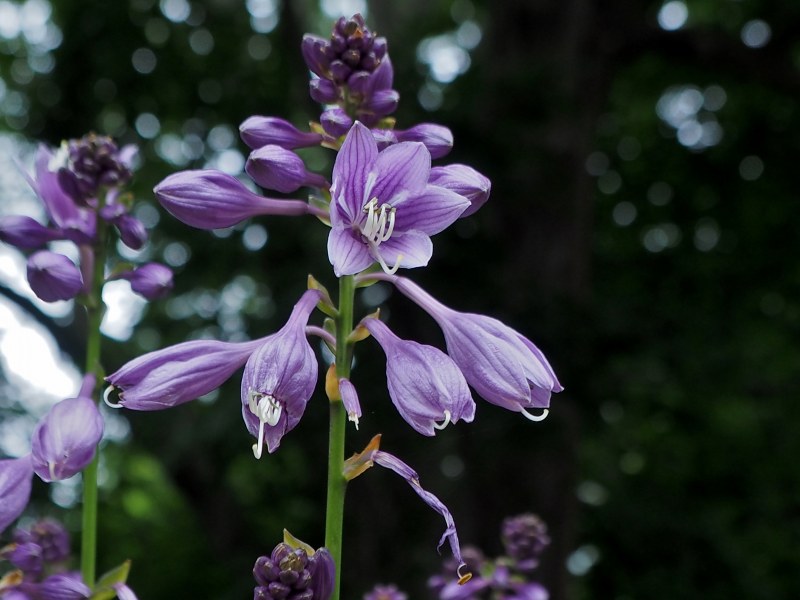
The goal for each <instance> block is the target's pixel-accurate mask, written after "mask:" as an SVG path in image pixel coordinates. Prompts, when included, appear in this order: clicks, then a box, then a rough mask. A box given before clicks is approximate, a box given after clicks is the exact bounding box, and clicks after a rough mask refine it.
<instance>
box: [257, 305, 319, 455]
mask: <svg viewBox="0 0 800 600" xmlns="http://www.w3.org/2000/svg"><path fill="white" fill-rule="evenodd" d="M321 296H322V294H321V293H320V292H319V291H317V290H308V291H306V292H305V293H304V294H303V296H302V297H301V298H300V300H299V301H298V302H297V304H295V306H294V310H293V311H292V314H291V315H290V316H289V320H288V321H287V322H286V325H284V326H283V327H282V328H281V329H280V331H278V332H277V333H274V334H273V335H271V336H269V337H267V338H265V339H264V340H263V341H262V342H261V344H260V346H259V347H258V349H257V350H256V351H255V352H253V354H252V355H251V356H250V358H249V359H248V360H247V364H246V365H245V368H244V374H243V376H242V416H243V418H244V422H245V425H247V429H248V431H249V432H250V433H251V434H252V435H253V436H255V438H256V443H255V444H253V453H254V455H255V457H256V458H260V457H261V454H262V452H263V448H264V442H265V441H266V444H267V450H268V451H269V452H270V453H271V452H274V451H275V450H277V448H278V446H280V443H281V438H282V437H283V436H284V435H285V434H286V433H288V432H289V431H291V430H292V429H294V427H295V426H296V425H297V424H298V423H299V422H300V418H301V417H302V416H303V413H304V412H305V409H306V404H307V403H308V401H309V399H310V398H311V394H313V393H314V387H315V386H316V384H317V360H316V358H315V357H314V351H313V350H312V349H311V346H310V345H309V343H308V340H307V339H306V331H305V328H306V324H307V323H308V318H309V316H310V315H311V311H312V310H314V307H315V306H316V304H317V302H318V301H319V299H320V298H321Z"/></svg>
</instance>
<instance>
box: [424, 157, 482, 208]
mask: <svg viewBox="0 0 800 600" xmlns="http://www.w3.org/2000/svg"><path fill="white" fill-rule="evenodd" d="M429 183H431V184H433V185H438V186H440V187H443V188H447V189H448V190H452V191H454V192H455V193H456V194H459V195H460V196H464V198H466V199H467V200H469V203H470V205H469V207H468V208H467V210H465V211H464V212H463V213H461V216H462V217H468V216H469V215H471V214H472V213H474V212H475V211H477V210H478V209H479V208H480V207H481V206H483V205H484V204H485V203H486V201H487V200H488V199H489V193H490V192H491V190H492V183H491V181H489V179H488V178H487V177H484V176H483V175H481V174H480V173H478V172H477V171H476V170H475V169H473V168H472V167H468V166H467V165H461V164H453V165H446V166H444V167H433V168H432V169H431V178H430V180H429Z"/></svg>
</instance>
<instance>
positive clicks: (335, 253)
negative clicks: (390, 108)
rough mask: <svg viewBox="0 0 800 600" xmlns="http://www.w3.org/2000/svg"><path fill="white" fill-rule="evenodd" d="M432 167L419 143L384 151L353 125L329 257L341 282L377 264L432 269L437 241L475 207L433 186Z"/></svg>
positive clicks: (340, 172) (339, 162)
mask: <svg viewBox="0 0 800 600" xmlns="http://www.w3.org/2000/svg"><path fill="white" fill-rule="evenodd" d="M430 160H431V157H430V153H429V152H428V151H427V149H426V148H425V146H424V145H422V144H420V143H418V142H403V143H399V144H395V145H392V146H389V147H388V148H386V149H385V150H382V151H380V152H379V151H378V147H377V144H376V143H375V139H374V137H373V136H372V134H371V133H370V131H369V129H367V128H366V127H365V126H364V125H362V124H361V123H356V124H355V125H353V127H352V129H351V130H350V132H349V133H348V134H347V137H346V138H345V141H344V143H343V144H342V148H341V150H340V151H339V154H338V155H337V157H336V162H335V164H334V167H333V185H332V187H331V197H332V201H331V215H330V217H331V225H332V229H331V232H330V235H329V237H328V257H329V259H330V261H331V264H333V269H334V272H335V273H336V275H337V276H342V275H353V274H355V273H358V272H360V271H363V270H364V269H366V268H367V267H369V266H370V265H372V264H373V263H375V262H378V263H380V265H381V267H383V269H384V270H385V271H387V272H394V271H396V270H397V269H398V268H400V267H403V268H412V267H421V266H424V265H426V264H428V260H429V259H430V257H431V255H432V253H433V244H432V243H431V239H430V236H431V235H434V234H436V233H439V232H440V231H442V230H443V229H445V228H447V227H448V226H449V225H450V224H451V223H453V222H454V221H455V220H456V219H457V218H458V217H459V216H460V215H461V213H462V212H464V210H466V208H467V207H468V206H469V201H468V200H467V199H466V198H464V197H463V196H459V195H458V194H456V193H455V192H452V191H450V190H447V189H445V188H442V187H438V186H433V185H429V184H428V177H429V175H430ZM389 265H393V266H391V267H390V266H389Z"/></svg>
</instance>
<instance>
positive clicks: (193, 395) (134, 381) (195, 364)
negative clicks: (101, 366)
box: [106, 340, 263, 410]
mask: <svg viewBox="0 0 800 600" xmlns="http://www.w3.org/2000/svg"><path fill="white" fill-rule="evenodd" d="M262 343H263V340H254V341H250V342H240V343H234V342H219V341H216V340H193V341H190V342H183V343H182V344H176V345H175V346H169V347H167V348H163V349H161V350H155V351H153V352H148V353H147V354H143V355H142V356H139V357H138V358H135V359H133V360H132V361H130V362H128V363H126V364H125V365H123V366H122V367H121V368H120V369H119V370H117V371H116V372H115V373H112V374H111V375H109V376H108V377H106V381H107V382H108V383H110V384H111V387H110V388H108V389H107V390H106V396H107V397H108V395H109V394H110V392H111V391H112V390H114V389H117V390H119V404H120V405H121V406H123V407H125V408H129V409H131V410H163V409H165V408H172V407H173V406H177V405H179V404H183V403H184V402H189V401H190V400H195V399H197V398H199V397H200V396H203V395H205V394H208V393H209V392H211V391H213V390H215V389H217V388H218V387H219V386H221V385H222V384H223V383H225V381H226V380H228V379H229V378H230V377H231V376H232V375H233V374H234V373H235V372H236V371H237V370H238V369H240V368H241V367H242V365H243V364H245V362H247V359H248V358H249V357H250V355H251V354H252V353H253V352H254V351H255V350H256V349H257V348H258V347H259V345H261V344H262Z"/></svg>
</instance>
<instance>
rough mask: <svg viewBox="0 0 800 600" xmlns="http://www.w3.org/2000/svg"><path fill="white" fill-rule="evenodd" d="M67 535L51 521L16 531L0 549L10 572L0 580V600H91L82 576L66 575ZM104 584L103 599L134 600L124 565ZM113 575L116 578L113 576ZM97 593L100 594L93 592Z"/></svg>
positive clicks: (68, 547) (67, 571)
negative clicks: (10, 568) (125, 581)
mask: <svg viewBox="0 0 800 600" xmlns="http://www.w3.org/2000/svg"><path fill="white" fill-rule="evenodd" d="M70 558H71V557H70V540H69V533H68V532H67V530H66V529H65V528H64V526H63V525H61V523H59V522H58V521H54V520H52V519H44V520H42V521H37V522H36V523H34V524H33V525H31V526H30V527H29V528H28V529H16V530H15V531H14V535H13V538H12V542H11V543H10V544H8V545H6V546H5V547H3V548H2V549H0V560H5V561H8V563H9V564H10V565H11V567H12V570H11V571H9V572H7V573H5V575H3V577H2V579H0V598H3V599H4V600H51V599H52V600H55V599H57V600H85V599H87V598H90V597H93V596H92V590H91V589H90V588H89V586H87V585H86V584H85V583H84V582H83V579H82V578H81V574H80V573H78V572H76V571H69V570H68V569H67V564H68V561H69V559H70ZM120 571H121V573H119V574H117V573H115V574H114V575H112V576H111V577H109V578H108V581H107V585H105V584H104V586H103V587H104V591H105V592H106V593H105V595H103V596H102V597H105V598H112V597H113V596H114V595H115V594H116V596H117V598H119V600H136V596H135V595H134V593H133V591H131V589H130V588H129V587H128V586H127V585H125V583H124V578H125V577H127V565H124V568H123V569H120ZM115 575H116V576H115ZM96 591H98V592H99V591H100V590H96Z"/></svg>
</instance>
